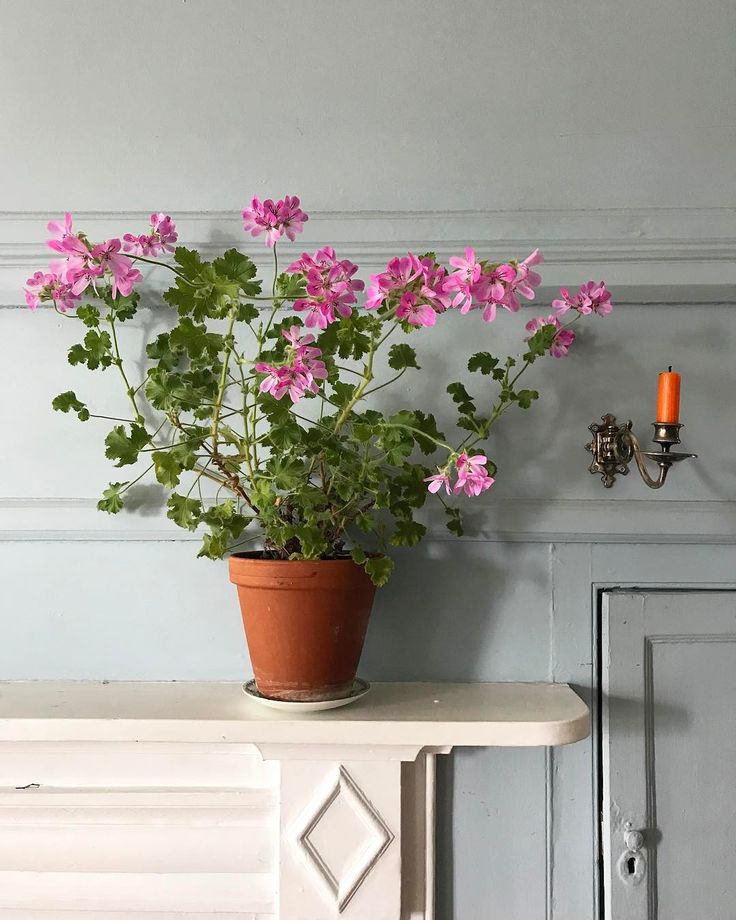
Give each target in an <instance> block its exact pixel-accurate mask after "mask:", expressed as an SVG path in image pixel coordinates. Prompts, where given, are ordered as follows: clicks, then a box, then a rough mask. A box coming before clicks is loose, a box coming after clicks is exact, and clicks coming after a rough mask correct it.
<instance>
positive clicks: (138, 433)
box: [105, 423, 150, 466]
mask: <svg viewBox="0 0 736 920" xmlns="http://www.w3.org/2000/svg"><path fill="white" fill-rule="evenodd" d="M149 440H150V439H149V436H148V432H147V431H146V429H145V428H144V427H143V425H139V424H138V423H133V424H132V425H131V426H130V434H128V432H127V431H126V430H125V428H124V427H123V425H116V426H115V427H114V428H113V430H112V431H111V432H110V434H108V436H107V437H106V438H105V445H106V450H105V456H106V457H107V459H108V460H116V461H117V463H116V464H115V466H127V465H128V464H130V463H135V462H136V460H137V459H138V454H139V453H140V451H141V449H142V448H144V447H145V446H146V444H148V442H149Z"/></svg>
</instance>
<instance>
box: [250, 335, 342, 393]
mask: <svg viewBox="0 0 736 920" xmlns="http://www.w3.org/2000/svg"><path fill="white" fill-rule="evenodd" d="M301 332H302V329H301V327H300V326H292V327H291V328H290V329H284V330H283V331H282V335H283V336H284V338H285V339H286V341H287V342H288V343H289V348H288V349H287V359H288V360H287V363H286V364H282V365H280V366H275V365H273V364H267V363H265V362H263V361H258V362H256V364H255V365H254V367H255V370H256V373H258V374H266V376H265V377H264V378H263V380H262V381H261V383H260V387H259V389H260V391H261V393H270V394H271V396H273V397H274V399H281V398H282V397H283V396H285V395H286V393H288V394H289V397H290V398H291V401H292V403H296V402H299V400H300V399H301V398H302V397H303V396H305V395H306V394H307V393H314V394H316V393H318V392H319V384H318V383H317V381H318V380H326V379H327V368H326V367H325V364H324V361H322V360H321V358H322V351H321V350H320V349H319V348H315V347H314V345H313V344H312V343H313V342H314V336H313V335H301Z"/></svg>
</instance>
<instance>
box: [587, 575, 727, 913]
mask: <svg viewBox="0 0 736 920" xmlns="http://www.w3.org/2000/svg"><path fill="white" fill-rule="evenodd" d="M602 627H603V628H602V662H603V667H602V689H603V705H602V744H603V760H602V770H603V815H602V820H603V834H602V839H603V848H604V887H605V898H604V905H605V916H606V920H736V842H735V841H736V592H729V591H726V592H720V591H692V592H688V591H679V592H676V593H674V592H673V593H666V592H642V593H629V592H624V591H610V592H606V593H605V595H604V599H603V624H602Z"/></svg>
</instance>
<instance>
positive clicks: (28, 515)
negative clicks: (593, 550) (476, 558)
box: [0, 497, 736, 544]
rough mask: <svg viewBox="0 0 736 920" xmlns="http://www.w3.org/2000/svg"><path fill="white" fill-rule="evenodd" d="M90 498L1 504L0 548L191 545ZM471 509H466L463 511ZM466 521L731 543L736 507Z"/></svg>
mask: <svg viewBox="0 0 736 920" xmlns="http://www.w3.org/2000/svg"><path fill="white" fill-rule="evenodd" d="M95 506H96V499H92V498H71V497H69V498H61V497H59V498H54V497H48V498H27V497H14V498H11V497H7V498H0V541H3V542H18V541H26V540H28V541H41V542H55V541H61V542H93V541H118V542H129V541H135V542H141V541H143V542H191V541H197V540H199V539H200V534H199V533H197V532H195V533H191V532H189V531H185V530H181V529H180V528H178V527H176V525H175V524H173V523H172V522H170V521H168V520H167V518H166V515H165V511H164V510H163V509H159V510H158V512H157V513H156V512H155V509H149V513H148V514H146V515H145V516H144V515H136V514H135V513H132V512H131V513H126V512H125V511H123V512H121V513H120V514H119V515H116V516H112V517H111V516H108V515H105V514H103V513H102V512H99V511H97V509H96V507H95ZM467 510H470V509H467ZM482 514H483V516H482V520H481V521H480V522H479V521H478V517H479V515H478V514H477V512H476V514H474V515H473V516H472V518H471V517H470V515H469V519H468V520H467V521H466V531H467V535H466V536H465V537H463V538H462V540H464V541H466V542H481V543H483V542H529V543H558V542H570V543H599V542H602V543H691V542H692V543H725V544H728V543H736V501H661V500H630V499H619V500H615V499H602V500H596V499H554V500H549V501H545V500H542V499H539V500H533V499H518V500H513V499H507V500H503V501H501V500H499V501H495V502H492V503H489V504H488V505H487V506H485V507H484V508H483V510H482ZM419 517H420V520H422V521H423V522H424V523H425V524H426V525H427V528H428V539H430V540H432V541H435V542H455V541H456V540H457V538H456V537H454V536H453V535H451V534H450V533H449V532H448V531H447V529H446V527H445V516H444V513H443V511H442V509H440V508H436V507H434V506H432V507H430V508H427V509H425V510H424V511H423V512H421V514H420V515H419Z"/></svg>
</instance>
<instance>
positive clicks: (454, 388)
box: [447, 383, 475, 415]
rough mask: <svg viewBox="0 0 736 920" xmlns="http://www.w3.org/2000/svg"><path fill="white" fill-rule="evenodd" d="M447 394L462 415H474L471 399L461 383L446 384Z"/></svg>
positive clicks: (473, 405) (473, 404)
mask: <svg viewBox="0 0 736 920" xmlns="http://www.w3.org/2000/svg"><path fill="white" fill-rule="evenodd" d="M447 392H448V393H449V394H450V396H452V401H453V402H454V403H456V404H457V407H458V411H459V412H462V413H463V414H464V415H473V414H474V413H475V403H474V402H473V397H472V396H471V395H470V393H468V391H467V390H466V389H465V387H464V386H463V385H462V383H448V384H447Z"/></svg>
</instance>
